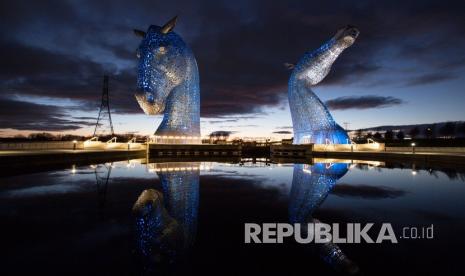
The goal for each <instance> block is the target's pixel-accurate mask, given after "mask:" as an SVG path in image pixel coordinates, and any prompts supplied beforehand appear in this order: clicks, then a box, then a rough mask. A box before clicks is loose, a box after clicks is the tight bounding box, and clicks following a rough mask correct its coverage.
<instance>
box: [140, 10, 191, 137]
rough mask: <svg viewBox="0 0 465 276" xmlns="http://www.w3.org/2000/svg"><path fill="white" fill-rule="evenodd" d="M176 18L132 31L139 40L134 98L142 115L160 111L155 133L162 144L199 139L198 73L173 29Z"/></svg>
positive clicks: (186, 47) (185, 47)
mask: <svg viewBox="0 0 465 276" xmlns="http://www.w3.org/2000/svg"><path fill="white" fill-rule="evenodd" d="M175 23H176V17H175V18H173V19H172V20H170V21H169V22H168V23H166V24H165V25H164V26H161V27H160V26H156V25H152V26H150V27H149V29H148V30H147V32H144V31H140V30H134V32H135V34H136V35H138V36H141V37H142V38H143V39H142V41H141V43H140V45H139V48H138V49H137V56H138V58H139V65H138V75H137V91H136V94H135V97H136V99H137V102H138V103H139V105H140V107H141V108H142V110H143V111H144V112H145V113H146V114H150V115H156V114H162V113H163V120H162V122H161V124H160V126H159V127H158V129H157V130H156V132H155V137H156V139H158V140H159V142H162V143H183V144H193V143H199V142H200V89H199V73H198V69H197V62H196V60H195V57H194V54H193V53H192V51H191V49H190V48H189V47H188V46H187V44H186V43H185V42H184V41H183V40H182V38H181V37H180V36H179V35H178V34H176V33H175V32H173V31H172V30H173V28H174V26H175Z"/></svg>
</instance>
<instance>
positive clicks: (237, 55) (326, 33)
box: [0, 0, 465, 118]
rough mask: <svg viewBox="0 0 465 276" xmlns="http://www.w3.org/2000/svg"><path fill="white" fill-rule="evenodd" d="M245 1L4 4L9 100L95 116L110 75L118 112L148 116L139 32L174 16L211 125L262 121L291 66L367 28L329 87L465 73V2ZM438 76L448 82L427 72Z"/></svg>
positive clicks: (278, 99) (1, 54)
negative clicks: (346, 31) (31, 99)
mask: <svg viewBox="0 0 465 276" xmlns="http://www.w3.org/2000/svg"><path fill="white" fill-rule="evenodd" d="M235 3H236V4H235V5H230V4H229V3H228V2H227V1H214V2H212V1H200V2H198V3H195V4H193V3H192V2H190V1H182V0H173V1H169V2H166V3H164V5H159V4H157V3H155V2H153V1H142V2H140V3H138V4H137V5H134V4H131V3H128V2H127V1H123V0H115V1H113V2H112V5H111V7H110V8H109V6H108V5H106V4H104V3H99V2H98V1H80V2H79V3H77V2H76V3H75V2H72V1H71V2H66V1H40V3H35V2H31V1H28V3H27V4H25V3H23V1H3V2H2V3H1V4H0V23H1V24H0V26H1V27H0V28H1V34H2V37H1V38H0V59H1V60H2V67H1V68H0V81H1V82H0V83H1V84H0V89H1V91H0V92H1V93H2V95H8V96H10V97H12V96H13V95H15V94H17V95H22V96H40V97H50V98H52V99H53V98H58V99H71V100H74V101H76V102H78V103H79V104H80V106H79V108H80V110H81V111H89V110H96V109H97V108H98V105H99V98H100V91H101V86H102V84H101V82H102V81H101V77H102V75H103V74H104V73H106V74H110V75H111V76H112V78H111V80H110V97H111V101H110V104H111V106H112V109H113V110H114V112H116V113H120V114H138V113H140V114H142V112H141V110H140V108H139V107H138V105H137V103H136V101H135V100H134V97H133V89H134V87H135V85H136V62H137V61H136V58H135V54H134V53H135V49H136V48H137V46H138V43H139V39H138V38H137V37H135V36H134V35H133V33H132V29H133V28H139V29H147V28H148V26H149V25H150V24H158V25H161V24H163V23H165V22H166V20H167V19H169V18H170V16H172V15H174V14H179V21H178V24H177V26H176V29H175V31H176V32H177V33H179V34H180V35H181V36H182V37H183V39H184V40H185V41H186V42H187V43H188V44H189V45H190V46H191V48H192V50H193V52H194V54H195V56H196V59H197V63H198V65H199V72H200V87H201V99H202V100H201V113H202V114H201V115H202V116H203V117H209V118H220V117H225V116H231V115H235V114H250V113H259V112H263V110H266V108H267V107H269V106H277V105H279V104H280V103H282V101H283V99H284V98H285V97H286V91H287V81H288V78H289V71H288V70H286V69H285V68H284V67H283V65H282V64H283V63H285V62H290V63H296V62H297V61H298V60H299V59H300V58H301V57H302V56H303V54H304V53H305V52H307V51H311V50H313V49H316V48H318V47H319V46H320V45H321V44H322V43H323V42H324V41H327V40H328V39H329V38H330V37H331V36H332V35H334V33H335V32H336V30H337V29H338V28H340V27H341V26H344V25H346V24H354V25H357V26H358V27H359V29H360V30H361V35H360V37H359V38H358V40H357V42H356V43H355V45H354V46H353V47H350V48H349V49H347V50H346V52H345V53H344V54H342V55H341V56H340V57H339V59H338V60H337V61H336V63H335V64H334V66H333V69H332V71H331V72H330V74H329V75H328V77H327V78H326V79H325V80H324V81H323V82H322V83H321V85H344V86H348V85H359V84H360V83H379V80H383V79H385V76H386V74H387V73H390V72H393V71H396V70H399V69H403V68H404V67H405V64H404V63H412V62H413V61H415V62H416V63H415V64H416V68H422V71H424V72H426V73H425V76H423V77H419V78H418V79H416V76H417V74H418V73H417V71H416V70H412V72H407V73H405V74H403V76H402V78H401V79H399V81H405V77H410V83H409V84H407V85H418V84H425V83H433V82H438V81H447V80H449V79H448V76H452V75H453V74H454V70H457V68H462V67H463V65H464V63H463V62H461V61H463V58H464V57H463V51H462V49H463V48H464V47H465V38H464V37H463V35H461V34H463V33H464V32H465V17H463V14H462V12H461V11H463V9H464V8H465V7H464V6H465V4H464V2H463V1H453V2H449V1H448V2H447V3H446V2H445V1H444V2H441V3H432V2H424V1H420V0H417V1H410V2H406V1H398V0H397V1H394V2H392V1H385V2H383V1H378V2H376V3H374V2H371V1H366V0H362V1H361V2H360V4H358V5H354V4H353V3H348V2H347V1H342V0H341V1H337V3H326V2H320V3H318V5H315V4H314V3H312V2H305V3H304V2H303V3H301V4H299V5H297V6H296V5H289V4H288V3H284V2H283V3H275V2H273V3H271V2H269V1H264V0H257V1H245V0H239V1H238V2H235ZM419 6H421V9H419V8H418V7H419ZM180 9H181V10H182V12H180ZM407 11H414V12H407ZM102 14H105V16H102ZM122 15H124V16H123V17H124V19H122ZM386 18H390V19H391V20H386ZM451 38H453V40H454V42H453V43H451ZM391 52H392V53H394V54H391V55H389V54H388V53H391ZM386 63H389V66H386ZM439 70H440V72H441V73H442V74H443V76H439V75H436V76H435V77H434V76H428V75H427V74H430V73H431V72H438V71H439ZM457 75H459V74H457ZM399 78H400V77H399ZM389 83H391V84H392V83H398V82H395V81H394V82H389ZM389 83H388V84H386V85H389ZM392 104H397V103H389V105H392ZM369 106H370V107H371V106H372V105H369ZM357 108H360V107H357ZM362 108H363V107H362Z"/></svg>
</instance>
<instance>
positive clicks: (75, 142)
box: [73, 140, 77, 150]
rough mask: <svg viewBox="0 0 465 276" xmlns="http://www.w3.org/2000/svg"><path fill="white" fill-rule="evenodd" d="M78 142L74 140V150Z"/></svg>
mask: <svg viewBox="0 0 465 276" xmlns="http://www.w3.org/2000/svg"><path fill="white" fill-rule="evenodd" d="M76 144H77V141H76V140H74V141H73V150H76Z"/></svg>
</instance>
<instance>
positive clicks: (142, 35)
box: [134, 29, 145, 37]
mask: <svg viewBox="0 0 465 276" xmlns="http://www.w3.org/2000/svg"><path fill="white" fill-rule="evenodd" d="M134 34H135V35H137V36H140V37H145V32H144V31H141V30H137V29H134Z"/></svg>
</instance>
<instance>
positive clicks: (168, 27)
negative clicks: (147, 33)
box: [160, 15, 178, 34]
mask: <svg viewBox="0 0 465 276" xmlns="http://www.w3.org/2000/svg"><path fill="white" fill-rule="evenodd" d="M176 20H178V16H177V15H176V16H175V17H173V18H171V20H170V21H168V22H167V23H166V24H165V25H163V27H161V30H160V33H162V34H167V33H169V32H171V31H172V30H173V29H174V26H176Z"/></svg>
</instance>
